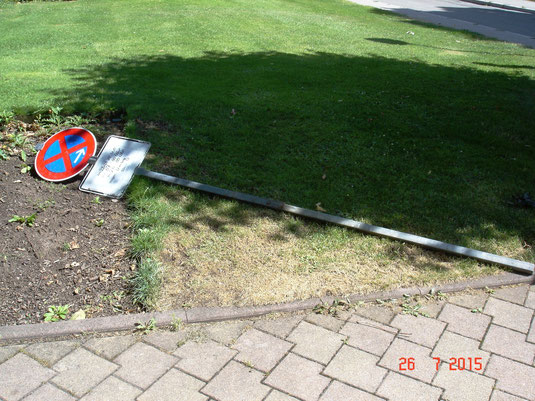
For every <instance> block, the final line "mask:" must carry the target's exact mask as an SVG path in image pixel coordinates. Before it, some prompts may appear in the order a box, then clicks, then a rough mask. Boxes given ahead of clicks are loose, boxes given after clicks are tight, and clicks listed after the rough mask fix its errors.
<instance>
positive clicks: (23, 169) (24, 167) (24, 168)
mask: <svg viewBox="0 0 535 401" xmlns="http://www.w3.org/2000/svg"><path fill="white" fill-rule="evenodd" d="M31 170H32V166H28V165H27V164H23V165H22V166H20V172H21V173H22V174H27V173H29V172H30V171H31Z"/></svg>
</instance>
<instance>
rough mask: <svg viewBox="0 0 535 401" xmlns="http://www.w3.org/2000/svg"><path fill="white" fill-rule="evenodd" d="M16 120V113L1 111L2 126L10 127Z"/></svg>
mask: <svg viewBox="0 0 535 401" xmlns="http://www.w3.org/2000/svg"><path fill="white" fill-rule="evenodd" d="M14 118H15V113H13V112H12V111H6V110H2V111H0V126H2V125H8V124H9V123H10V122H12V121H13V119H14Z"/></svg>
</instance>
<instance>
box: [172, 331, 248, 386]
mask: <svg viewBox="0 0 535 401" xmlns="http://www.w3.org/2000/svg"><path fill="white" fill-rule="evenodd" d="M236 354H237V352H236V351H234V350H231V349H229V348H227V347H225V346H223V345H221V344H218V343H216V342H215V341H211V340H210V341H208V342H205V343H196V342H193V341H191V342H188V343H186V344H184V345H183V346H182V347H180V348H179V349H177V350H176V351H175V352H174V355H176V356H178V357H180V358H182V359H181V360H180V361H179V362H178V363H177V364H176V366H177V367H178V368H180V369H181V370H183V371H185V372H187V373H189V374H192V375H193V376H196V377H198V378H199V379H202V380H205V381H208V380H210V379H211V378H212V376H214V375H215V374H216V373H217V371H218V370H219V369H221V368H222V367H223V366H224V365H225V364H226V363H227V362H228V361H229V360H231V359H232V358H233V357H234V355H236Z"/></svg>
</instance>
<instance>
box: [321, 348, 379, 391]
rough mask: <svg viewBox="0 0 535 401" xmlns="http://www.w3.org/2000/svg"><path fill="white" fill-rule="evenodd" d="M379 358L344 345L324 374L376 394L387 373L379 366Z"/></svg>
mask: <svg viewBox="0 0 535 401" xmlns="http://www.w3.org/2000/svg"><path fill="white" fill-rule="evenodd" d="M378 361H379V358H378V357H377V356H375V355H372V354H369V353H367V352H364V351H361V350H358V349H355V348H353V347H349V346H347V345H344V346H343V347H342V349H340V351H338V353H337V354H336V355H335V356H334V358H333V359H332V361H331V362H329V365H327V367H326V368H325V370H324V372H323V373H324V374H325V375H327V376H330V377H332V378H334V379H338V380H340V381H342V382H345V383H348V384H351V385H352V386H355V387H358V388H360V389H363V390H366V391H369V392H374V391H375V390H377V388H378V387H379V384H380V383H381V381H382V380H383V378H384V377H385V375H386V373H387V371H386V369H383V368H381V367H379V366H377V362H378Z"/></svg>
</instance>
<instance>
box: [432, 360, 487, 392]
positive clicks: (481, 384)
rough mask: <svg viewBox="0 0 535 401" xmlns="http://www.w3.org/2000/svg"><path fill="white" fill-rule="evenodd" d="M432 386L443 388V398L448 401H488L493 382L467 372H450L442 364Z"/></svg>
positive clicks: (448, 368) (447, 365) (447, 367)
mask: <svg viewBox="0 0 535 401" xmlns="http://www.w3.org/2000/svg"><path fill="white" fill-rule="evenodd" d="M433 385H435V386H439V387H442V388H444V396H443V397H444V398H445V399H447V400H448V401H467V400H470V401H488V399H489V397H490V395H491V393H492V389H493V388H494V380H492V379H491V378H488V377H485V376H483V375H480V374H477V373H474V372H469V371H467V370H450V366H449V364H447V363H442V364H441V365H440V368H439V370H438V374H437V376H436V377H435V379H434V380H433Z"/></svg>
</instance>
